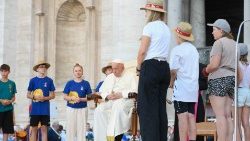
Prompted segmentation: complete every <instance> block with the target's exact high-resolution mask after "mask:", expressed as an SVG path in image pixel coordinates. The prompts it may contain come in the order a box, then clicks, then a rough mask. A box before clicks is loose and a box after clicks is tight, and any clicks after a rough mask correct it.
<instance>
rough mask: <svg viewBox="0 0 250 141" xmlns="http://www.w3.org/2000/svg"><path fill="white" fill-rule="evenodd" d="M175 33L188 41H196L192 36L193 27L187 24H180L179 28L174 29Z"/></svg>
mask: <svg viewBox="0 0 250 141" xmlns="http://www.w3.org/2000/svg"><path fill="white" fill-rule="evenodd" d="M174 33H175V34H176V35H177V36H178V37H180V38H182V39H184V40H187V41H191V42H192V41H194V36H193V34H192V26H191V25H190V24H189V23H187V22H180V23H179V24H178V26H177V27H176V28H175V29H174Z"/></svg>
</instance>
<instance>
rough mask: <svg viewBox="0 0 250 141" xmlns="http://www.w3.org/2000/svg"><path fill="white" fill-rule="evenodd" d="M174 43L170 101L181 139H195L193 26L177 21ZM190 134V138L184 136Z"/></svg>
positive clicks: (196, 68) (196, 75) (196, 60)
mask: <svg viewBox="0 0 250 141" xmlns="http://www.w3.org/2000/svg"><path fill="white" fill-rule="evenodd" d="M174 33H175V35H176V42H177V44H178V45H177V46H176V47H174V48H173V49H172V52H171V56H170V63H169V64H170V70H171V81H170V86H169V87H170V88H173V91H174V92H173V101H174V107H175V111H176V113H177V116H178V121H179V136H180V141H187V140H189V141H194V140H196V124H195V117H194V111H195V109H194V106H195V103H196V102H197V100H198V88H199V87H198V78H199V54H198V51H197V49H196V47H195V46H193V45H192V44H191V43H190V42H192V41H194V37H193V35H192V26H191V25H190V24H189V23H186V22H180V23H179V25H178V26H177V28H175V29H174ZM187 137H189V139H187Z"/></svg>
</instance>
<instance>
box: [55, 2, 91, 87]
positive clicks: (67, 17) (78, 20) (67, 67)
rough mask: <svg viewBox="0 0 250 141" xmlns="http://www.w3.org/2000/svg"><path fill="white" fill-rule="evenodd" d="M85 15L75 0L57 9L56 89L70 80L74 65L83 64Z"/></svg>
mask: <svg viewBox="0 0 250 141" xmlns="http://www.w3.org/2000/svg"><path fill="white" fill-rule="evenodd" d="M85 21H86V13H85V9H84V7H83V5H82V4H81V3H80V2H79V1H77V0H68V1H66V2H64V3H63V4H62V6H61V7H60V8H59V11H58V14H57V18H56V65H55V82H56V85H57V88H59V89H60V88H62V87H64V85H65V83H66V82H67V81H68V80H69V79H71V78H72V68H73V66H74V65H75V63H79V64H83V62H84V59H85V58H84V56H86V54H85V52H86V46H87V44H86V41H85V36H86V22H85Z"/></svg>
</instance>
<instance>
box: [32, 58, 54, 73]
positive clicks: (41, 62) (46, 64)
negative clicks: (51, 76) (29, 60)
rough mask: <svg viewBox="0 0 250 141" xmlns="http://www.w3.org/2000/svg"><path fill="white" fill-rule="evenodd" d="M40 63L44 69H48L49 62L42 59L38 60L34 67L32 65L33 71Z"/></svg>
mask: <svg viewBox="0 0 250 141" xmlns="http://www.w3.org/2000/svg"><path fill="white" fill-rule="evenodd" d="M40 65H45V67H46V69H48V68H49V67H50V64H49V63H47V62H45V61H44V60H42V61H39V62H38V63H37V64H36V65H35V66H34V67H33V70H34V71H37V68H38V67H39V66H40Z"/></svg>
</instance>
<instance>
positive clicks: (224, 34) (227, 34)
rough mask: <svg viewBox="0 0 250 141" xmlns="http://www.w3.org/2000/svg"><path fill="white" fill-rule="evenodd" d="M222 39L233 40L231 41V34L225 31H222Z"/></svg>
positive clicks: (232, 37)
mask: <svg viewBox="0 0 250 141" xmlns="http://www.w3.org/2000/svg"><path fill="white" fill-rule="evenodd" d="M222 31H223V30H222ZM222 37H227V38H228V39H233V40H234V36H233V34H232V32H230V33H227V32H225V31H223V35H222Z"/></svg>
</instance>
